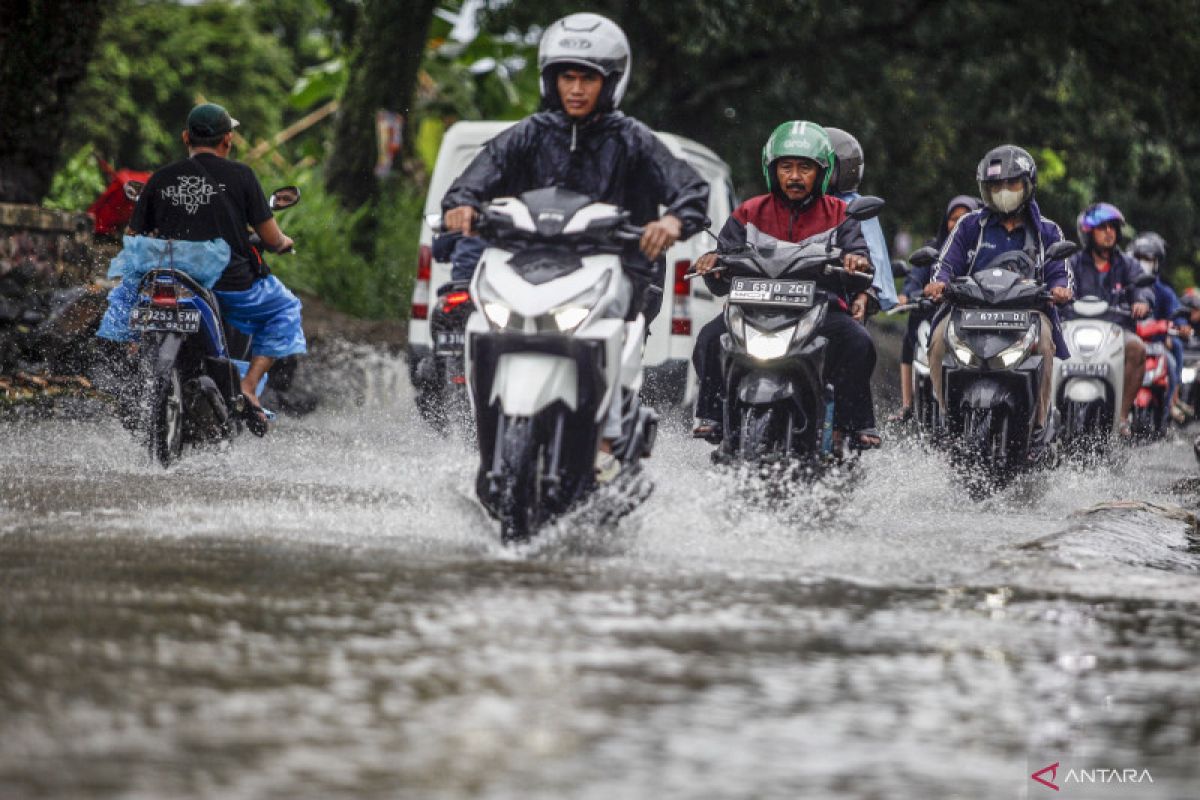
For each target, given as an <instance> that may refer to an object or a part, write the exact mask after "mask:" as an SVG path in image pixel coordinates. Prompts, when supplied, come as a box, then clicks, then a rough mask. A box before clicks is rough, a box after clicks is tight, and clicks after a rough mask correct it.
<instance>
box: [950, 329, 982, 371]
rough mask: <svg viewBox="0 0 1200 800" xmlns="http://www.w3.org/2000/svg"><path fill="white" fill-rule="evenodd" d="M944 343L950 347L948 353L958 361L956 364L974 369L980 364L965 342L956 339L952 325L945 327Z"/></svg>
mask: <svg viewBox="0 0 1200 800" xmlns="http://www.w3.org/2000/svg"><path fill="white" fill-rule="evenodd" d="M946 343H947V344H948V345H950V352H951V353H953V354H954V357H955V358H956V359H958V363H960V364H962V365H963V366H967V367H974V366H978V365H979V364H980V363H982V362H981V360H980V358H979V356H977V355H975V353H974V352H973V351H972V350H971V348H969V347H967V344H966V342H964V341H963V340H962V339H959V338H958V334H957V333H955V331H954V323H951V324H949V325H947V326H946Z"/></svg>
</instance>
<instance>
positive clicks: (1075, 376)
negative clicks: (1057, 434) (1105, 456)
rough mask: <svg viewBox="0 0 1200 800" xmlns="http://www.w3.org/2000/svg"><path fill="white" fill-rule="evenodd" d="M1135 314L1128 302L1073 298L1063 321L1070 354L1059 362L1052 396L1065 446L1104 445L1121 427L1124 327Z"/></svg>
mask: <svg viewBox="0 0 1200 800" xmlns="http://www.w3.org/2000/svg"><path fill="white" fill-rule="evenodd" d="M1132 319H1133V317H1132V315H1131V314H1130V313H1129V309H1128V307H1121V306H1110V305H1109V303H1108V302H1106V301H1105V300H1102V299H1100V298H1098V297H1090V296H1089V297H1081V298H1079V299H1078V300H1076V301H1075V303H1074V317H1072V318H1071V319H1068V320H1067V321H1065V322H1064V323H1063V336H1064V337H1065V338H1066V340H1067V343H1068V345H1069V346H1070V348H1071V357H1070V358H1068V359H1067V360H1065V361H1062V362H1060V363H1058V364H1056V365H1055V370H1054V377H1055V381H1054V387H1055V388H1054V402H1055V407H1056V408H1057V409H1058V411H1059V413H1060V414H1061V416H1062V423H1063V425H1062V432H1061V437H1062V443H1063V446H1064V448H1065V449H1069V450H1073V451H1078V450H1084V449H1100V448H1103V447H1104V445H1105V444H1106V443H1107V442H1108V441H1109V439H1110V437H1111V436H1113V435H1116V434H1117V433H1118V432H1119V431H1120V428H1121V423H1122V422H1124V420H1122V419H1121V418H1120V416H1119V414H1118V409H1120V408H1121V406H1122V402H1123V400H1124V395H1125V330H1126V328H1127V327H1128V326H1129V325H1130V324H1131V320H1132Z"/></svg>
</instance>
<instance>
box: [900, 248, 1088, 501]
mask: <svg viewBox="0 0 1200 800" xmlns="http://www.w3.org/2000/svg"><path fill="white" fill-rule="evenodd" d="M1077 249H1078V246H1077V245H1075V244H1074V243H1073V242H1067V241H1060V242H1056V243H1054V244H1052V245H1051V246H1050V247H1049V248H1047V249H1046V252H1045V254H1044V256H1043V258H1044V260H1045V261H1056V260H1059V259H1064V258H1068V257H1069V256H1071V255H1072V254H1073V253H1074V252H1075V251H1076V250H1077ZM937 258H938V253H937V251H936V250H934V249H933V248H931V247H927V248H922V249H921V250H918V251H917V252H916V253H914V254H913V256H912V258H911V261H912V263H914V264H917V265H919V266H926V265H929V266H931V267H932V266H933V265H934V264H935V262H936V261H937ZM1039 272H1040V267H1039V265H1038V264H1036V263H1035V262H1034V260H1033V259H1032V258H1030V257H1029V256H1028V255H1027V254H1025V253H1024V252H1020V251H1015V252H1009V253H1004V254H1002V255H1000V256H997V257H996V259H995V260H994V261H992V263H991V264H989V265H988V267H987V268H986V269H983V270H980V271H979V272H976V273H974V274H972V275H967V276H963V277H959V278H955V279H954V280H952V281H951V282H949V283H948V284H947V285H946V288H945V291H944V293H943V299H944V300H945V302H946V303H948V304H949V306H950V311H949V319H950V322H949V324H948V325H947V326H946V332H945V337H946V354H945V357H944V359H943V361H942V363H941V364H933V365H931V366H932V368H933V369H940V370H942V376H943V377H942V389H943V392H944V393H945V399H946V404H945V408H943V409H942V415H943V423H942V429H941V431H939V434H940V435H942V436H945V437H947V438H948V440H949V442H950V446H951V455H952V458H953V459H954V461H956V462H957V463H958V465H959V466H960V467H961V468H962V471H963V472H964V474H966V475H967V476H968V477H969V478H970V480H969V481H968V488H969V491H970V492H971V494H972V495H973V496H976V497H981V496H983V495H985V494H986V493H987V492H988V491H990V489H991V488H993V487H996V486H1001V485H1003V484H1004V483H1006V482H1007V481H1008V480H1009V479H1010V478H1011V477H1012V476H1013V475H1015V474H1016V473H1017V472H1019V471H1021V470H1022V469H1024V468H1026V467H1027V466H1029V465H1030V461H1029V455H1030V450H1031V448H1032V446H1033V444H1034V440H1033V434H1034V427H1035V425H1034V422H1035V419H1036V414H1037V402H1038V400H1037V398H1038V397H1039V396H1040V388H1041V387H1040V385H1039V384H1040V376H1041V366H1042V357H1041V355H1039V354H1038V353H1037V352H1036V350H1035V347H1036V345H1037V343H1038V338H1039V336H1040V335H1041V333H1040V318H1039V316H1038V314H1037V312H1038V311H1039V310H1040V309H1042V308H1044V307H1045V305H1046V304H1047V303H1048V302H1050V300H1051V296H1050V293H1049V292H1047V291H1045V290H1044V289H1043V288H1042V286H1041V284H1040V283H1038V282H1037V281H1036V280H1035V279H1034V276H1035V275H1036V274H1038V273H1039ZM1055 417H1057V412H1056V411H1055V410H1054V409H1051V413H1050V415H1049V416H1048V418H1047V420H1046V425H1047V426H1050V430H1048V431H1046V432H1045V433H1044V436H1045V439H1044V441H1049V442H1051V443H1053V441H1054V437H1055V430H1056V427H1057V425H1056V419H1055Z"/></svg>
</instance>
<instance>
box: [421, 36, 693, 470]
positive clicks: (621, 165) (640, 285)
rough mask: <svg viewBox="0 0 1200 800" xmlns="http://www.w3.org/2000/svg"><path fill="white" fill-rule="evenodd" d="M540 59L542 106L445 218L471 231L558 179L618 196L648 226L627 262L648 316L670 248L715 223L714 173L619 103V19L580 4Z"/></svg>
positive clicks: (639, 306) (607, 199) (447, 204)
mask: <svg viewBox="0 0 1200 800" xmlns="http://www.w3.org/2000/svg"><path fill="white" fill-rule="evenodd" d="M538 68H539V70H540V74H541V96H542V110H541V111H539V112H537V113H536V114H533V115H532V116H529V117H526V118H525V119H524V120H522V121H521V122H518V123H517V124H516V125H514V126H512V127H511V128H509V129H507V130H505V131H504V132H503V133H501V134H499V135H498V136H496V137H495V138H494V139H492V140H491V141H490V142H488V143H487V144H486V145H484V147H483V150H482V151H481V152H480V153H479V155H477V156H476V157H475V159H474V160H473V161H472V162H471V163H470V164H469V165H468V166H467V168H466V170H465V171H464V172H463V174H462V175H461V176H459V178H458V179H457V180H456V181H454V183H453V184H452V185H451V186H450V189H449V190H448V191H447V192H446V196H445V197H444V198H442V211H443V214H444V223H445V226H446V228H447V230H454V231H458V232H460V233H462V234H464V235H466V236H470V235H472V234H474V227H475V218H476V217H477V216H478V214H479V209H480V207H481V206H482V205H483V204H484V203H485V202H487V201H489V200H492V199H494V198H497V197H505V196H513V195H518V194H521V193H522V192H525V191H529V190H531V189H540V188H545V187H549V186H558V187H561V188H564V189H570V190H571V191H574V192H579V193H580V194H584V195H588V196H589V197H592V198H593V199H595V200H597V201H599V202H604V203H611V204H613V205H615V206H619V207H620V208H623V209H625V210H626V211H628V212H629V213H630V222H632V223H633V224H634V225H641V226H644V228H645V233H644V234H643V235H642V238H641V241H640V243H639V247H636V248H629V249H627V251H626V253H625V256H624V262H625V267H626V270H627V272H628V274H629V275H630V277H631V279H632V280H633V282H634V284H635V292H634V299H633V301H632V303H631V307H630V309H629V310H628V318H629V319H633V318H635V317H636V316H637V314H638V313H639V312H641V313H643V314H644V315H645V317H646V321H647V323H649V322H650V321H651V320H653V319H654V317H655V316H657V315H658V310H659V308H660V306H661V304H662V287H663V280H664V276H665V274H666V261H665V260H664V256H665V254H666V252H667V249H668V248H669V247H670V246H671V245H673V244H674V243H675V242H676V241H678V240H679V239H686V238H688V237H689V236H691V235H692V234H694V233H696V232H698V231H700V230H703V229H704V227H705V226H706V225H707V224H708V219H707V217H706V213H707V209H708V183H707V182H706V181H705V180H704V179H703V178H701V177H700V175H699V173H697V172H696V171H695V170H694V169H692V167H691V166H690V165H689V164H688V163H687V162H685V161H683V160H682V159H679V158H676V157H675V156H673V155H672V154H671V152H670V151H669V150H668V149H667V147H666V145H664V144H663V143H662V142H661V141H659V139H658V138H657V137H656V136H655V135H654V133H653V132H652V131H651V130H650V129H649V128H648V127H646V125H644V124H642V123H641V122H638V121H637V120H635V119H633V118H631V117H627V116H625V115H624V114H622V113H621V112H620V111H618V110H617V109H618V107H619V106H620V104H621V98H622V97H624V95H625V89H626V87H627V86H628V85H629V78H630V53H629V43H628V41H627V40H626V38H625V33H624V32H623V31H622V30H621V29H620V28H619V27H618V26H617V25H616V24H615V23H613V22H612V21H611V20H609V19H607V18H605V17H602V16H600V15H599V14H589V13H581V14H571V15H570V16H567V17H564V18H562V19H560V20H558V21H557V22H555V23H553V24H552V25H551V26H550V27H549V28H547V29H546V32H545V34H543V36H542V40H541V44H540V45H539V46H538ZM660 206H662V207H665V208H666V213H665V214H663V215H662V216H661V217H659V207H660ZM615 425H616V429H614V425H611V424H610V425H609V426H607V427H606V430H605V432H604V436H605V440H604V442H603V443H602V444H601V450H602V451H603V452H608V450H610V449H611V440H612V439H613V438H615V437H617V436H619V435H620V430H619V419H618V420H617V421H616V423H615Z"/></svg>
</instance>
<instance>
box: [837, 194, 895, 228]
mask: <svg viewBox="0 0 1200 800" xmlns="http://www.w3.org/2000/svg"><path fill="white" fill-rule="evenodd" d="M885 205H886V203H885V202H884V200H883V198H882V197H874V196H872V195H869V194H866V195H863V196H862V197H856V198H854V199H853V200H852V201H850V205H849V206H848V207H847V208H846V214H847V215H848V216H850V217H853V218H854V219H856V220H858V221H859V222H862V221H863V220H868V219H874V218H875V217H878V216H879V212H880V211H883V207H884V206H885Z"/></svg>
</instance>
